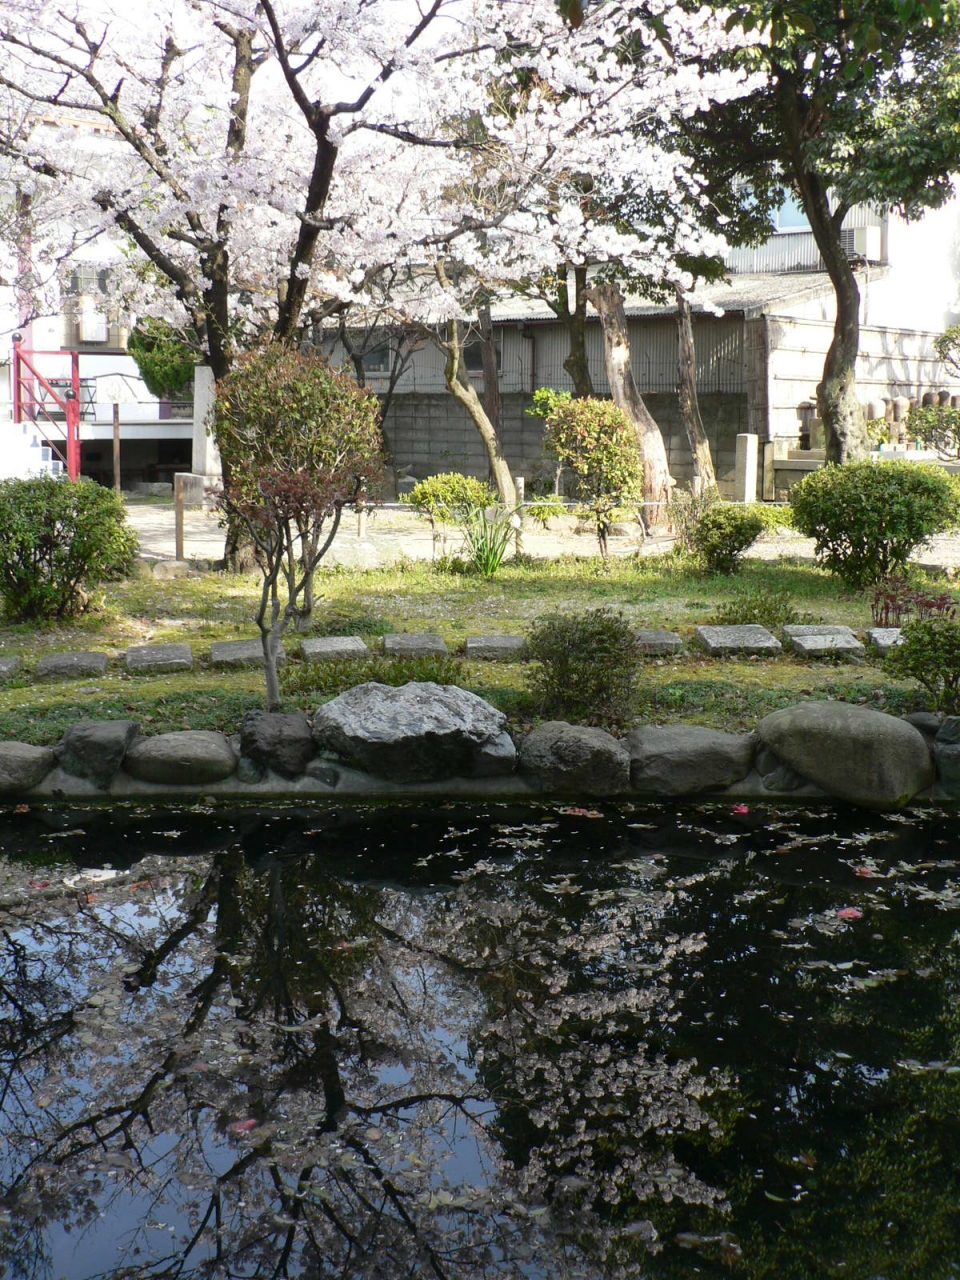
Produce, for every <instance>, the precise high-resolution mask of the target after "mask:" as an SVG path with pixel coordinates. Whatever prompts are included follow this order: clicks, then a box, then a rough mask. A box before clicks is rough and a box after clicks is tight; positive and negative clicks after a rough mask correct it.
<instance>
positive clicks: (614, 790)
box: [519, 720, 630, 796]
mask: <svg viewBox="0 0 960 1280" xmlns="http://www.w3.org/2000/svg"><path fill="white" fill-rule="evenodd" d="M519 768H520V773H521V774H522V775H524V776H525V777H526V778H528V779H529V781H530V782H532V783H533V785H534V786H535V787H537V788H538V789H540V790H541V791H547V792H560V793H563V794H568V795H569V794H578V795H589V796H617V795H621V794H622V793H623V792H624V791H627V790H628V789H629V787H630V753H629V752H628V751H627V750H626V748H625V747H623V746H622V745H621V744H620V743H619V742H618V741H617V740H616V738H614V737H612V736H611V735H610V734H609V733H605V732H604V730H603V729H590V728H588V727H586V726H585V725H579V724H567V722H566V721H565V720H548V721H547V723H546V724H542V725H540V726H539V728H537V729H534V731H533V732H532V733H530V734H528V735H527V737H526V738H524V740H523V742H522V743H521V744H520V759H519Z"/></svg>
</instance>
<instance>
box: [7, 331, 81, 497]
mask: <svg viewBox="0 0 960 1280" xmlns="http://www.w3.org/2000/svg"><path fill="white" fill-rule="evenodd" d="M67 354H69V356H70V388H69V389H68V390H67V391H65V392H63V394H61V393H60V391H58V389H57V388H56V387H55V386H54V385H53V384H52V383H51V382H49V381H48V380H47V379H46V378H45V377H44V376H43V374H42V373H41V372H40V370H39V369H38V368H37V366H36V365H35V364H34V357H36V356H59V357H60V358H61V359H62V358H63V356H64V355H67ZM38 387H40V388H41V389H42V390H43V391H44V392H45V393H46V396H48V397H49V400H46V399H43V398H41V397H40V396H39V395H38V394H37V388H38ZM51 402H52V403H53V404H54V405H56V407H57V408H58V409H59V410H60V412H61V413H62V414H63V416H64V420H65V422H66V432H64V430H63V427H62V426H61V425H60V423H59V422H57V420H56V419H55V418H54V417H53V416H52V415H51V413H50V410H49V409H48V407H47V406H48V404H49V403H51ZM13 420H14V422H20V423H22V422H33V423H37V424H38V425H46V423H49V424H50V426H51V427H53V428H54V430H55V431H56V432H57V435H58V437H59V439H60V441H61V442H62V443H63V446H64V449H63V450H61V449H60V448H58V446H57V444H56V443H55V442H54V440H52V439H50V436H49V434H48V435H46V437H45V438H46V439H47V440H48V442H49V444H50V447H51V448H52V449H53V451H54V453H55V454H56V455H57V457H58V458H59V459H60V461H61V462H62V463H63V464H64V465H65V466H66V468H67V475H68V476H69V477H70V479H71V480H76V479H77V478H78V477H79V475H80V353H79V352H78V351H71V352H69V353H68V352H65V351H31V352H30V354H29V355H27V354H26V352H24V350H23V339H22V338H21V337H20V335H19V334H14V337H13Z"/></svg>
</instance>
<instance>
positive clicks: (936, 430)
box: [907, 405, 960, 461]
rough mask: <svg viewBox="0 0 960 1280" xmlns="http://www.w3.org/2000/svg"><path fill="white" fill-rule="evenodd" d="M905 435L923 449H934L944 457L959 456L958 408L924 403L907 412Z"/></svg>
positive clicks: (959, 429)
mask: <svg viewBox="0 0 960 1280" xmlns="http://www.w3.org/2000/svg"><path fill="white" fill-rule="evenodd" d="M907 436H908V437H909V438H910V439H911V440H919V441H920V442H921V443H922V444H923V446H924V448H925V449H935V450H936V452H937V455H938V456H939V457H941V458H944V459H952V460H953V461H956V459H957V458H958V457H960V409H953V408H951V407H949V406H948V405H924V406H923V407H922V408H919V409H911V410H910V412H909V413H908V414H907Z"/></svg>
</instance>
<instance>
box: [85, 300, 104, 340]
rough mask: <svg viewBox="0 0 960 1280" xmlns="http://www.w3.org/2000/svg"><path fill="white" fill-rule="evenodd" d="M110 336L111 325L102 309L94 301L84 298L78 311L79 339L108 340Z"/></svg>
mask: <svg viewBox="0 0 960 1280" xmlns="http://www.w3.org/2000/svg"><path fill="white" fill-rule="evenodd" d="M109 336H110V326H109V325H108V324H107V317H106V316H105V315H104V314H103V312H102V311H97V310H96V308H95V307H94V305H93V302H92V301H91V300H89V299H87V298H84V299H83V300H82V302H81V304H80V310H79V312H78V313H77V340H78V341H79V342H106V341H107V339H108V338H109Z"/></svg>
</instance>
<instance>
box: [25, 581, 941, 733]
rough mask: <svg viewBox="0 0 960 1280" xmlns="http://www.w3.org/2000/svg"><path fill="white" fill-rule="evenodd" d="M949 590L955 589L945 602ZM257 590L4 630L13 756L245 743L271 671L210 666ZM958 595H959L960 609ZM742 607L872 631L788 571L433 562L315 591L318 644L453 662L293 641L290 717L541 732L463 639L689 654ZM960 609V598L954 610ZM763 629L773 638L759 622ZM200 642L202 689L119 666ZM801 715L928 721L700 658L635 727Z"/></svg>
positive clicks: (514, 680) (848, 599)
mask: <svg viewBox="0 0 960 1280" xmlns="http://www.w3.org/2000/svg"><path fill="white" fill-rule="evenodd" d="M940 589H943V584H941V585H940ZM258 594H259V580H258V579H257V578H254V577H249V578H247V577H231V576H224V575H219V574H205V575H203V576H202V577H199V578H192V579H179V580H174V581H169V582H158V581H156V580H155V579H154V578H153V577H152V576H150V575H149V574H148V573H145V574H144V575H143V576H141V577H139V578H136V579H132V580H130V581H127V582H121V583H114V584H110V585H108V586H107V587H105V588H103V589H101V591H100V592H99V593H98V598H97V600H96V602H95V604H96V607H95V608H93V609H92V610H91V611H90V612H88V613H87V614H86V615H84V616H83V617H82V618H80V619H77V620H74V621H73V622H71V623H70V625H68V626H49V627H40V626H37V625H29V626H28V625H23V624H21V625H16V626H13V625H7V626H2V627H0V656H2V655H9V654H20V655H21V656H22V657H23V659H24V664H25V670H24V673H23V674H22V676H21V677H20V678H18V679H16V680H14V681H9V682H7V683H6V684H5V685H3V686H0V739H4V738H5V739H16V740H18V741H21V742H33V743H47V744H50V743H54V742H56V741H57V740H58V739H59V738H60V737H61V735H62V733H63V731H64V729H65V728H66V727H67V726H68V725H69V724H71V723H73V722H75V721H77V720H80V719H89V718H94V719H99V718H116V717H124V716H127V717H131V718H133V719H137V720H139V721H140V722H141V723H142V724H143V726H144V728H145V730H146V731H147V732H155V733H160V732H166V731H169V730H172V729H181V728H217V729H224V730H227V731H234V730H236V729H237V728H238V726H239V722H240V719H241V717H242V715H243V712H244V711H246V710H247V709H249V708H254V707H259V706H262V705H263V697H264V685H263V676H262V673H261V672H259V671H256V670H254V671H240V672H229V673H228V672H223V671H220V670H217V671H214V670H213V669H211V668H210V666H209V662H208V659H209V654H210V646H211V644H212V643H213V642H214V641H216V640H236V639H242V638H252V637H255V636H256V634H257V632H256V627H255V624H254V622H253V617H254V613H255V609H256V603H255V602H256V599H257V596H258ZM955 594H956V592H955ZM744 597H747V598H749V600H751V601H752V602H753V603H752V604H751V605H749V606H744V607H741V612H742V613H743V614H744V616H743V617H742V618H739V619H737V620H743V621H746V620H749V615H750V614H751V612H752V610H753V609H755V608H756V607H758V606H762V605H763V604H764V601H766V602H767V604H768V606H769V603H770V601H771V598H772V600H773V604H774V605H778V606H779V607H780V608H781V609H782V608H783V607H784V606H785V605H788V606H790V607H792V609H793V610H794V611H795V612H796V614H798V615H799V618H798V619H796V620H799V621H804V622H836V623H845V624H847V625H849V626H851V627H853V628H855V629H859V628H863V627H867V626H870V625H871V617H870V602H869V599H868V597H866V596H863V595H850V594H848V593H845V592H844V591H843V589H842V588H841V587H840V585H839V584H838V583H837V582H836V581H835V580H834V579H832V578H831V577H830V576H829V575H828V574H826V573H824V572H822V571H820V570H818V569H815V568H813V567H812V566H810V565H808V564H801V563H796V562H790V561H784V560H780V561H763V560H748V561H746V563H745V565H744V568H743V570H742V572H741V573H740V574H738V575H736V576H731V577H721V576H712V575H706V574H703V573H700V572H698V571H697V570H696V569H695V568H693V567H691V566H690V565H689V564H688V563H685V562H683V561H678V560H676V559H674V558H673V557H671V556H663V557H656V558H653V557H648V558H642V559H633V558H629V559H621V560H614V561H610V562H608V563H607V564H603V563H602V562H601V561H600V560H599V559H598V558H576V559H574V558H572V557H571V558H566V559H559V560H549V561H535V562H526V563H508V564H506V565H505V566H504V567H503V568H502V569H501V571H500V572H499V573H498V574H497V576H496V577H495V578H493V579H490V580H483V579H481V578H478V577H474V576H465V575H460V574H456V573H451V572H442V571H440V570H438V569H436V568H434V566H432V565H430V564H428V563H425V562H407V563H404V564H402V565H400V566H397V567H393V568H390V569H383V570H370V571H360V570H356V569H340V568H332V569H328V570H321V572H320V574H319V576H318V602H317V616H316V619H315V626H314V629H313V634H346V635H350V634H356V635H363V636H365V637H367V638H368V640H370V639H371V638H372V637H376V636H379V635H382V634H384V633H387V632H391V631H394V632H399V631H428V632H435V633H438V634H440V635H442V636H443V637H444V639H445V640H446V641H447V644H448V645H449V646H450V648H451V650H452V651H453V653H454V656H453V657H451V658H450V659H443V660H428V659H421V660H418V661H417V662H410V663H406V664H403V666H402V667H400V668H399V669H394V670H391V671H388V666H389V664H387V663H386V661H385V660H384V659H382V658H380V659H375V660H374V661H373V662H372V663H370V664H364V665H363V666H362V667H361V668H358V667H357V665H356V664H348V663H337V664H332V665H330V666H306V665H304V664H301V663H300V662H299V661H298V658H297V654H298V643H297V637H296V636H289V635H288V637H287V649H288V653H289V654H290V656H291V661H290V663H289V664H288V666H287V668H286V671H285V673H284V685H285V691H286V699H287V705H288V707H289V708H294V707H301V708H303V709H304V710H307V711H310V710H312V709H313V708H314V707H315V706H316V704H317V703H318V702H320V701H324V700H325V699H326V698H328V697H331V696H333V695H334V694H336V693H337V692H339V691H340V690H342V689H343V688H346V687H348V686H349V685H351V684H355V683H358V682H359V680H361V679H371V678H381V679H383V678H387V679H393V680H394V681H396V682H399V681H400V680H402V679H403V678H409V679H437V680H440V681H442V682H445V683H453V682H456V683H458V684H461V685H462V686H463V687H464V688H467V689H470V690H472V691H473V692H475V693H478V694H480V695H481V696H483V697H485V698H488V699H489V700H490V701H491V702H493V703H495V704H496V705H498V706H500V707H501V708H502V709H503V710H504V711H505V712H506V713H507V715H508V716H509V718H510V720H511V722H512V724H513V726H514V727H519V726H525V725H529V724H530V723H532V722H533V721H535V719H536V717H537V711H538V709H537V707H536V706H535V705H534V704H533V702H532V700H531V698H530V696H529V695H528V694H527V692H526V670H527V668H525V666H524V665H523V664H519V663H478V662H473V661H471V662H467V661H466V660H465V659H464V658H463V657H462V656H459V655H458V654H457V650H459V651H461V653H462V647H463V642H464V639H465V637H466V636H468V635H478V634H490V633H500V634H509V635H523V634H524V633H525V632H526V630H527V628H528V627H529V625H530V624H531V622H532V621H533V620H534V619H535V618H537V617H538V616H539V615H541V614H544V613H553V612H568V611H577V610H583V609H591V608H597V607H600V606H609V607H612V608H616V609H620V610H622V611H623V613H624V614H625V615H626V617H627V618H628V619H629V620H630V622H631V623H632V624H634V625H635V626H637V627H647V628H660V627H663V628H668V629H670V630H674V631H678V632H679V633H680V634H681V635H683V636H685V637H689V636H690V635H692V633H693V629H694V627H696V626H697V625H699V624H701V623H706V622H713V621H717V620H720V619H719V615H720V613H721V612H722V611H723V610H724V608H729V607H730V606H731V605H733V604H736V603H737V602H738V601H741V600H742V599H743V598H744ZM958 600H960V595H958ZM757 620H761V621H762V620H763V619H762V618H759V619H757ZM173 641H187V642H189V643H190V644H191V645H192V646H193V650H194V656H195V660H196V665H195V668H194V670H193V671H191V672H184V673H177V674H173V675H166V676H157V677H143V676H129V675H127V674H126V672H125V670H124V669H123V665H122V661H121V656H122V653H123V651H124V650H125V649H126V648H127V647H128V646H130V645H133V644H162V643H170V642H173ZM65 649H96V650H100V651H102V652H106V653H107V654H109V655H110V657H111V662H110V665H109V668H108V672H107V675H106V676H105V677H103V678H100V679H97V680H93V681H70V682H66V683H61V684H45V685H35V684H33V683H32V676H31V673H32V670H33V668H34V666H35V665H36V661H37V660H38V659H39V658H40V657H41V656H43V655H44V654H46V653H52V652H57V651H62V650H65ZM804 697H818V698H837V699H843V700H846V701H851V702H859V703H865V704H867V705H870V706H875V707H878V708H883V709H887V710H890V711H893V712H896V713H900V712H904V711H908V710H913V709H919V708H922V707H924V706H925V705H926V704H925V701H924V694H923V691H922V690H921V689H919V688H918V687H916V686H914V685H912V684H911V683H909V682H908V683H904V682H902V681H896V680H893V679H892V678H890V677H889V676H887V675H886V673H885V672H884V670H883V668H882V666H881V665H877V664H875V663H874V662H872V661H871V660H869V659H868V661H867V662H866V663H865V664H864V665H861V666H852V665H849V664H846V663H839V664H835V663H831V662H817V663H812V662H807V661H801V660H799V659H797V658H794V657H790V656H782V657H780V658H777V659H762V660H759V659H750V660H736V661H734V660H730V659H723V660H721V659H711V658H706V657H703V656H701V655H699V654H697V653H695V652H693V651H689V652H686V653H684V654H683V655H681V656H678V657H677V658H669V659H662V658H661V659H654V658H650V659H645V660H644V661H643V663H642V665H641V670H640V675H639V680H638V683H637V698H636V706H635V716H636V722H637V723H642V722H645V723H668V722H670V723H677V722H687V723H696V724H704V725H711V726H713V727H715V728H720V729H727V730H731V731H736V730H743V729H747V728H751V727H752V726H753V725H754V724H755V723H756V721H757V720H758V719H759V718H760V717H761V716H763V715H765V714H766V713H767V712H769V711H773V710H776V709H777V708H778V707H783V706H788V705H790V704H791V703H794V702H796V701H798V700H800V699H802V698H804Z"/></svg>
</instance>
